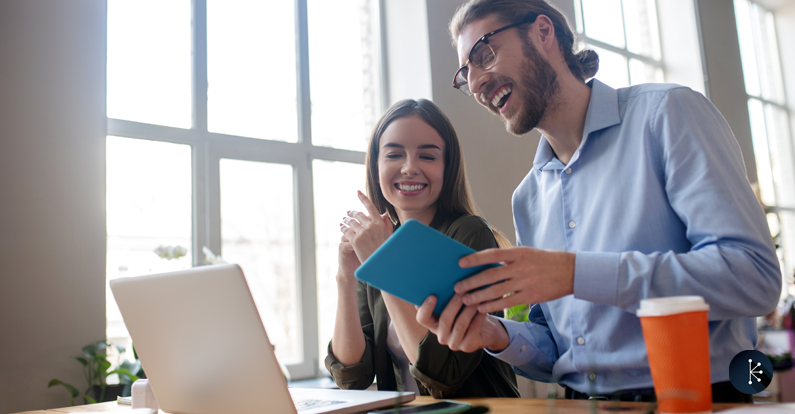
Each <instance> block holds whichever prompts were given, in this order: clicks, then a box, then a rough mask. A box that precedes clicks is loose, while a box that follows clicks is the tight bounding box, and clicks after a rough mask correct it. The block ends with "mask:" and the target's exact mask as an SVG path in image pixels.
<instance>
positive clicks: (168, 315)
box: [110, 265, 415, 414]
mask: <svg viewBox="0 0 795 414" xmlns="http://www.w3.org/2000/svg"><path fill="white" fill-rule="evenodd" d="M110 289H111V291H113V296H114V297H115V298H116V303H118V305H119V309H120V310H121V314H122V317H123V318H124V323H125V324H126V325H127V330H128V331H129V332H130V336H131V337H132V340H133V344H134V345H135V350H136V351H137V353H138V357H139V358H140V360H141V363H142V364H143V366H144V369H145V371H146V376H147V377H148V378H149V383H150V385H151V387H152V391H153V392H154V394H155V398H156V399H157V402H158V404H159V406H160V409H162V410H163V411H165V412H168V413H175V414H177V413H190V414H194V413H196V414H203V413H207V414H218V413H296V412H300V413H301V414H315V413H353V412H359V411H366V410H372V409H377V408H382V407H390V406H393V405H395V404H400V403H404V402H408V401H411V400H413V399H414V397H415V396H414V393H413V392H386V391H353V390H325V389H300V388H289V389H288V388H287V383H286V382H285V379H284V376H283V375H282V373H281V370H280V369H279V365H278V362H277V361H276V357H275V355H274V354H273V347H272V346H271V343H270V341H269V340H268V335H267V333H266V332H265V328H264V327H263V325H262V321H261V320H260V317H259V313H258V312H257V308H256V306H255V305H254V300H253V299H252V297H251V292H250V291H249V288H248V284H247V283H246V279H245V277H244V276H243V272H242V271H241V270H240V268H239V267H238V266H237V265H217V266H203V267H197V268H193V269H190V270H185V271H182V272H174V273H165V274H160V275H150V276H139V277H131V278H124V279H116V280H112V281H111V282H110Z"/></svg>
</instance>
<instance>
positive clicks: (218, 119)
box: [207, 0, 314, 142]
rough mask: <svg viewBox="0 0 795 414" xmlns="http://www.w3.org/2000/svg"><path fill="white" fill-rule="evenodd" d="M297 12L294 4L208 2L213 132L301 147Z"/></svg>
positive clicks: (209, 103) (209, 108) (239, 0)
mask: <svg viewBox="0 0 795 414" xmlns="http://www.w3.org/2000/svg"><path fill="white" fill-rule="evenodd" d="M294 8H295V5H294V3H293V2H292V1H267V2H263V1H259V0H208V1H207V78H208V88H207V128H208V130H209V131H211V132H218V133H223V134H229V135H241V136H245V137H251V138H262V139H269V140H276V141H287V142H297V141H298V105H297V98H296V96H297V95H296V94H297V89H298V88H297V83H296V70H297V69H296V55H295V53H296V52H295V50H296V47H295V12H294ZM312 86H313V87H314V85H312Z"/></svg>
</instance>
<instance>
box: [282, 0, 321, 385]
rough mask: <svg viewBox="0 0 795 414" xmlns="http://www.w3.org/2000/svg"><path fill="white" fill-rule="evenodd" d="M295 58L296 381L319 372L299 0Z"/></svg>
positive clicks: (304, 35) (299, 0)
mask: <svg viewBox="0 0 795 414" xmlns="http://www.w3.org/2000/svg"><path fill="white" fill-rule="evenodd" d="M295 6H296V9H295V10H296V13H295V16H296V48H297V49H296V51H297V53H296V56H297V61H298V62H297V65H296V70H297V75H298V76H297V77H298V91H297V92H298V93H297V98H298V99H297V101H298V102H297V104H298V146H302V147H303V148H304V151H303V152H304V154H305V159H306V161H305V162H300V163H298V164H297V165H295V185H296V191H295V194H296V195H297V198H298V199H297V200H296V201H297V202H296V203H295V206H296V211H295V216H296V218H297V220H296V229H295V232H296V238H295V239H296V240H297V243H298V246H296V251H297V252H298V255H296V260H298V263H296V265H297V266H296V268H297V269H298V272H297V273H298V292H299V295H298V298H299V300H300V302H301V305H300V307H299V309H300V312H301V317H300V318H299V320H300V321H301V346H302V348H303V349H302V350H301V351H302V354H303V362H302V363H301V364H297V365H292V366H288V369H289V370H290V374H291V375H292V376H293V377H294V378H309V377H314V376H316V375H317V374H318V373H319V368H318V366H319V361H317V350H318V346H319V345H318V341H319V339H318V336H319V335H318V315H317V271H316V264H315V203H314V187H313V183H312V148H313V147H312V119H311V107H310V94H309V91H310V84H309V29H308V17H307V14H308V7H307V0H296V3H295Z"/></svg>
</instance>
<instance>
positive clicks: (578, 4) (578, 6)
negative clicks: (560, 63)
mask: <svg viewBox="0 0 795 414" xmlns="http://www.w3.org/2000/svg"><path fill="white" fill-rule="evenodd" d="M659 2H660V0H655V1H654V8H655V10H654V12H655V16H656V18H657V39H659V41H660V43H661V44H660V60H656V59H654V58H650V57H648V56H643V55H639V54H637V53H634V52H630V51H629V49H627V47H626V46H624V47H623V48H621V47H617V46H613V45H611V44H609V43H605V42H602V41H600V40H596V39H592V38H590V37H588V36H586V35H585V27H586V26H587V24H588V22H587V19H586V16H585V14H584V13H583V11H582V10H583V7H582V0H573V5H574V17H575V20H574V21H573V23H574V22H578V21H580V19H582V23H581V24H580V25H579V26H582V28H583V31H582V32H579V30H577V29H578V27H577V26H578V25H576V24H575V27H574V29H575V30H577V40H579V41H580V42H582V43H585V44H586V45H592V46H596V47H598V48H601V49H604V50H607V51H609V52H614V53H617V54H619V55H621V56H624V57H625V58H627V59H626V60H627V78H628V79H629V83H630V85H632V71H631V70H630V67H629V62H630V59H635V60H639V61H641V62H643V63H645V64H647V65H651V66H654V67H656V68H658V69H660V70H661V71H662V74H663V79H666V70H665V64H664V63H663V62H665V55H664V54H665V52H664V50H663V47H662V43H663V37H662V30H661V28H660V26H661V23H660V5H659ZM621 29H622V32H623V34H624V45H628V44H629V42H628V41H627V25H626V22H625V18H624V2H623V1H622V2H621Z"/></svg>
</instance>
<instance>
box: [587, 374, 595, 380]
mask: <svg viewBox="0 0 795 414" xmlns="http://www.w3.org/2000/svg"><path fill="white" fill-rule="evenodd" d="M588 378H590V379H591V381H593V380H595V379H596V374H594V373H591V375H589V376H588Z"/></svg>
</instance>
